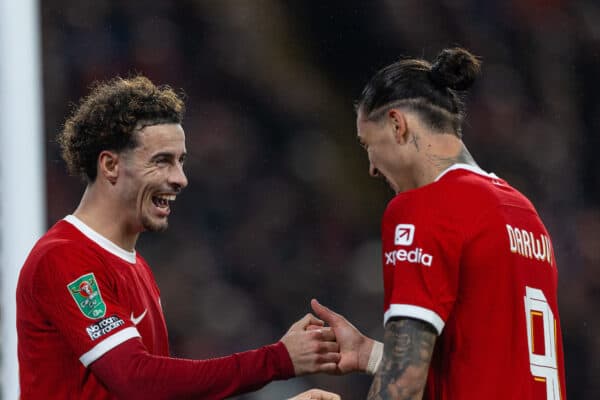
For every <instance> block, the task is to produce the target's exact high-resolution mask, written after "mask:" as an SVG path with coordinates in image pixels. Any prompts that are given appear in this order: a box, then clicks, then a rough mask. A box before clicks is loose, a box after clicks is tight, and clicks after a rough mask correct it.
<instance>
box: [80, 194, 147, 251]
mask: <svg viewBox="0 0 600 400" xmlns="http://www.w3.org/2000/svg"><path fill="white" fill-rule="evenodd" d="M107 197H108V196H104V195H101V194H100V193H98V192H97V188H95V187H94V184H92V185H88V187H87V188H86V189H85V192H84V194H83V196H82V198H81V201H80V203H79V206H78V207H77V209H76V210H75V211H74V212H73V215H74V216H76V217H77V218H79V219H80V220H81V221H83V223H85V224H86V225H87V226H89V227H90V228H92V229H93V230H94V231H96V232H98V233H99V234H100V235H102V236H104V237H105V238H106V239H108V240H110V241H111V242H113V243H114V244H116V245H117V246H119V247H120V248H122V249H124V250H127V251H133V250H134V249H135V244H136V242H137V238H138V236H139V233H138V232H135V231H132V230H130V229H127V225H126V224H125V223H124V222H122V221H124V218H120V216H119V215H118V211H115V210H119V209H120V208H119V207H116V206H115V207H113V204H112V202H111V201H110V199H109V198H107Z"/></svg>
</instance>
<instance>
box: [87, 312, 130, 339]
mask: <svg viewBox="0 0 600 400" xmlns="http://www.w3.org/2000/svg"><path fill="white" fill-rule="evenodd" d="M124 324H125V322H123V320H122V319H121V318H119V317H117V316H116V315H113V316H110V317H107V318H104V319H103V320H101V321H99V322H97V323H95V324H92V325H90V326H88V327H87V328H85V330H86V331H87V334H88V335H89V336H90V339H92V340H96V339H99V338H101V337H102V336H104V335H106V334H107V333H109V332H111V331H112V330H114V329H117V328H118V327H120V326H123V325H124Z"/></svg>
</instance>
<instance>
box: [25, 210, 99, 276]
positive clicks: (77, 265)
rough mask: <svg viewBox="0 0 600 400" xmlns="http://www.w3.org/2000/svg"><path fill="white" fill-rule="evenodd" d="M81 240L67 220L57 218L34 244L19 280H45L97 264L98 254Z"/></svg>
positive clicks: (81, 237) (74, 272)
mask: <svg viewBox="0 0 600 400" xmlns="http://www.w3.org/2000/svg"><path fill="white" fill-rule="evenodd" d="M83 239H84V238H83V236H82V235H81V234H80V233H79V232H78V231H77V230H76V229H75V228H73V227H72V226H71V225H70V224H69V223H67V222H65V221H59V222H58V223H56V224H55V225H54V226H53V227H52V228H50V230H48V232H46V234H45V235H44V236H42V237H41V238H40V239H39V240H38V242H37V243H36V244H35V245H34V247H33V249H32V250H31V252H30V253H29V256H28V257H27V259H26V261H25V263H24V265H23V268H22V270H21V279H22V280H24V279H31V280H35V279H36V278H41V277H43V278H44V279H45V280H48V279H52V278H53V277H59V276H65V275H72V274H77V273H78V272H79V270H81V269H83V268H88V269H89V267H92V266H94V265H100V264H101V261H100V259H99V257H98V255H97V253H96V252H95V251H94V250H93V249H92V248H91V246H89V245H88V242H87V241H86V240H83Z"/></svg>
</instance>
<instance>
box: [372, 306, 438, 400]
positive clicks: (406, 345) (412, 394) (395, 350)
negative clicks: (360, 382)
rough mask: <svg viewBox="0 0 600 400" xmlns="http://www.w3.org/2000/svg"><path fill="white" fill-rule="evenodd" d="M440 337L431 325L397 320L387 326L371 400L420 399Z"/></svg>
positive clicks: (409, 319)
mask: <svg viewBox="0 0 600 400" xmlns="http://www.w3.org/2000/svg"><path fill="white" fill-rule="evenodd" d="M436 337H437V334H436V331H435V328H434V327H433V326H431V325H430V324H428V323H427V322H423V321H419V320H416V319H411V318H393V319H391V320H390V321H388V323H387V324H386V326H385V336H384V351H383V360H382V361H381V365H380V366H379V368H378V370H377V373H376V374H375V378H374V379H373V384H372V386H371V390H370V391H369V396H368V399H369V400H384V399H395V400H420V399H422V396H423V391H424V390H425V383H426V382H427V373H428V371H429V363H430V362H431V356H432V354H433V347H434V345H435V340H436Z"/></svg>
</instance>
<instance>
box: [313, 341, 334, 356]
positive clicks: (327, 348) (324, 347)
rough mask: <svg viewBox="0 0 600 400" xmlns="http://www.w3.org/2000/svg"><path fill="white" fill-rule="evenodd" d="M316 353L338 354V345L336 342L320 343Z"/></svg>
mask: <svg viewBox="0 0 600 400" xmlns="http://www.w3.org/2000/svg"><path fill="white" fill-rule="evenodd" d="M317 352H318V353H321V354H322V353H339V352H340V345H339V344H338V343H337V342H321V343H319V349H318V351H317Z"/></svg>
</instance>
